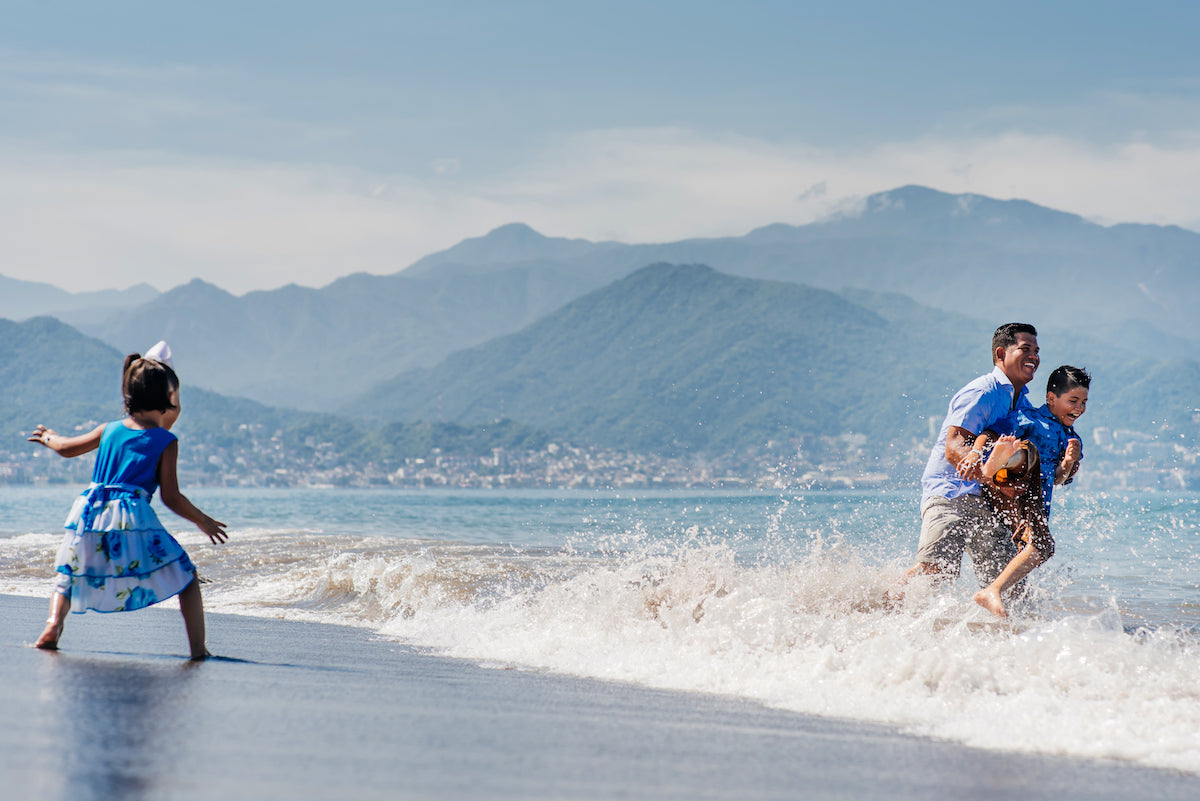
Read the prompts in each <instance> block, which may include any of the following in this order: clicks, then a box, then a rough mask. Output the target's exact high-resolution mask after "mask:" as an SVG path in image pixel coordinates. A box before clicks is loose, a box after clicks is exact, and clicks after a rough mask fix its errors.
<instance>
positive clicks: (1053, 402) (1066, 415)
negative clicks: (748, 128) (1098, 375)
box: [1046, 387, 1088, 427]
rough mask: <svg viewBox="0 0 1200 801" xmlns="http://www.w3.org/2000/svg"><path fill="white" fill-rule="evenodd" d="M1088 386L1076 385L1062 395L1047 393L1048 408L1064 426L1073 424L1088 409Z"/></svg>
mask: <svg viewBox="0 0 1200 801" xmlns="http://www.w3.org/2000/svg"><path fill="white" fill-rule="evenodd" d="M1087 400H1088V391H1087V387H1074V388H1072V389H1069V390H1067V391H1066V392H1064V393H1063V394H1061V395H1055V394H1054V393H1053V392H1047V393H1046V408H1048V409H1049V410H1050V414H1052V415H1054V416H1055V418H1057V419H1058V422H1060V423H1062V424H1063V425H1064V426H1068V427H1069V426H1073V425H1075V421H1076V420H1078V419H1079V418H1080V417H1082V416H1083V413H1084V412H1086V411H1087Z"/></svg>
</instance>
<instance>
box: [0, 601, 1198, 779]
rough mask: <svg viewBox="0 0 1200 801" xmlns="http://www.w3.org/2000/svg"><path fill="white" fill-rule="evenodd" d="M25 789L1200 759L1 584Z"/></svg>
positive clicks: (1019, 775) (935, 772) (10, 759)
mask: <svg viewBox="0 0 1200 801" xmlns="http://www.w3.org/2000/svg"><path fill="white" fill-rule="evenodd" d="M0 606H2V608H3V615H2V619H3V624H2V626H3V637H2V640H3V646H4V647H3V648H0V654H2V656H0V669H2V671H3V676H4V681H3V684H2V686H0V694H2V696H3V703H2V704H0V709H3V710H4V711H3V715H4V725H3V726H2V727H0V755H2V756H0V777H2V782H0V786H2V787H3V788H4V793H3V796H4V797H5V798H13V799H73V800H75V801H86V800H87V799H100V798H105V799H111V798H121V799H156V800H158V799H191V798H195V799H200V798H204V799H208V798H289V799H374V798H380V799H382V798H388V799H394V798H431V799H432V798H437V799H460V798H461V799H478V798H504V799H616V798H635V799H636V798H646V799H659V798H664V799H708V798H713V799H758V798H764V799H765V798H805V799H875V798H878V799H885V798H886V799H892V800H893V801H895V800H896V799H913V801H916V799H923V800H928V799H964V798H970V799H1056V801H1066V800H1069V799H1080V801H1082V800H1083V799H1087V800H1088V801H1096V800H1097V799H1131V798H1138V799H1195V798H1200V777H1197V776H1191V775H1182V774H1176V773H1171V772H1167V771H1155V770H1146V769H1141V768H1137V767H1132V766H1129V765H1126V764H1119V763H1105V762H1089V761H1083V760H1068V759H1056V758H1050V757H1026V756H1019V755H1013V754H998V753H992V752H986V751H980V750H975V749H970V748H964V747H961V746H958V745H954V744H950V743H943V742H936V741H932V740H926V739H922V738H917V737H910V736H906V735H903V734H900V733H898V732H896V731H894V730H891V729H889V728H886V727H881V726H871V725H863V724H858V723H850V722H842V721H833V720H824V719H819V718H811V717H805V716H801V715H794V714H790V713H787V712H780V711H774V710H769V709H763V708H761V707H759V706H756V705H754V704H752V703H748V702H742V701H738V700H736V699H727V698H720V697H711V696H704V695H694V694H684V693H673V692H660V691H655V690H648V689H641V688H638V687H633V686H626V685H622V684H613V683H606V682H597V681H588V680H583V679H574V678H570V677H562V676H554V675H547V674H543V673H532V672H525V671H517V670H503V669H489V668H484V667H479V666H476V665H474V664H471V663H469V662H464V661H459V660H452V659H443V658H439V657H434V656H429V655H426V654H422V653H420V652H418V651H415V650H413V649H411V648H407V647H404V646H401V645H397V644H395V643H391V642H386V641H383V640H379V639H376V638H373V637H372V636H371V635H370V633H369V632H366V631H363V630H359V629H352V628H342V627H338V626H328V625H317V624H303V623H292V622H286V621H279V620H262V619H256V618H248V617H236V616H228V615H210V616H209V643H210V647H211V648H212V650H213V651H214V653H216V654H218V655H219V656H221V657H222V658H220V659H217V660H212V661H209V662H204V663H199V664H197V663H190V662H187V661H186V660H185V659H184V658H183V654H184V652H185V643H184V636H183V626H182V623H181V621H180V619H179V614H178V611H177V610H175V609H174V608H172V605H171V604H168V605H166V606H165V607H164V608H155V609H148V610H144V611H141V612H136V613H132V614H116V615H98V614H94V613H92V614H88V615H82V616H80V615H72V616H71V617H70V619H69V620H68V623H67V630H66V634H65V636H64V638H63V641H62V647H63V650H62V651H60V652H58V653H46V652H41V651H37V650H35V649H33V648H31V647H27V646H28V643H30V642H32V640H33V639H34V638H35V637H36V635H37V634H38V632H39V631H40V630H41V625H42V621H43V620H44V618H45V610H46V602H45V601H44V600H41V599H29V598H20V597H14V596H0Z"/></svg>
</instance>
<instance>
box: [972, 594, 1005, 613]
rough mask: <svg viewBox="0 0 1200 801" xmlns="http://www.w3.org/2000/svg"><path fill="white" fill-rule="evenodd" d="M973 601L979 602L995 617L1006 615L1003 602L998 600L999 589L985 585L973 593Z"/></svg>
mask: <svg viewBox="0 0 1200 801" xmlns="http://www.w3.org/2000/svg"><path fill="white" fill-rule="evenodd" d="M975 603H977V604H979V605H980V606H982V607H983V608H984V609H986V610H988V611H989V612H991V613H992V614H993V615H995V616H996V617H1008V612H1007V611H1005V609H1004V602H1003V601H1001V600H1000V593H999V591H998V590H993V589H992V588H991V587H985V588H984V589H982V590H980V591H979V592H977V593H975Z"/></svg>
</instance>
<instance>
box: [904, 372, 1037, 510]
mask: <svg viewBox="0 0 1200 801" xmlns="http://www.w3.org/2000/svg"><path fill="white" fill-rule="evenodd" d="M1028 396H1029V391H1028V388H1027V387H1021V392H1020V394H1019V395H1017V399H1016V403H1015V404H1014V403H1013V384H1012V381H1009V380H1008V376H1006V375H1005V374H1004V371H1003V370H1001V369H1000V368H999V367H998V366H997V367H994V368H992V372H990V373H988V374H986V375H981V376H979V378H976V379H975V380H974V381H972V382H971V383H969V384H967V385H966V386H965V387H963V388H962V389H960V390H959V391H958V392H956V393H954V397H953V398H951V399H950V408H949V410H947V412H946V419H945V420H943V421H942V430H941V432H940V433H939V434H938V438H937V442H936V443H934V445H933V450H932V451H930V453H929V462H928V463H927V464H926V465H925V473H924V475H922V476H921V501H922V502H924V501H925V499H927V498H933V497H941V498H957V497H959V496H960V495H978V494H979V492H980V490H979V482H977V481H964V480H963V479H962V478H960V477H959V475H958V470H957V469H955V466H954V465H952V464H950V462H948V461H947V460H946V435H947V434H948V433H949V431H950V426H958V427H959V428H965V429H966V430H967V431H970V432H971V433H973V434H979V433H980V432H982V431H983V430H984V429H987V428H992V427H993V426H994V425H995V424H996V423H997V422H999V421H1000V420H1003V419H1004V418H1005V417H1007V416H1008V414H1009V412H1011V411H1013V410H1014V409H1032V408H1033V405H1032V404H1031V403H1030V402H1029V397H1028Z"/></svg>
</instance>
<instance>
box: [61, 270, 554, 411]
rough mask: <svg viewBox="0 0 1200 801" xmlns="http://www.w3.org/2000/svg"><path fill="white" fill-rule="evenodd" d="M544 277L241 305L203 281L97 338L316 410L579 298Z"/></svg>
mask: <svg viewBox="0 0 1200 801" xmlns="http://www.w3.org/2000/svg"><path fill="white" fill-rule="evenodd" d="M570 284H571V282H568V281H563V280H561V279H560V278H559V277H558V276H556V275H551V276H550V277H549V278H548V279H547V278H546V277H544V276H542V275H539V274H538V272H537V271H535V270H527V269H517V270H501V271H498V272H496V273H493V274H489V275H485V276H470V275H448V276H441V277H437V278H425V279H423V278H412V277H409V276H408V275H406V274H397V275H390V276H375V275H367V274H365V273H359V274H356V275H351V276H347V277H346V278H342V279H339V280H338V281H335V282H334V283H332V284H330V285H329V286H327V287H324V288H322V289H309V288H305V287H299V286H294V285H292V286H286V287H283V288H281V289H277V290H272V291H269V292H251V293H249V294H247V295H244V296H242V297H235V296H233V295H231V294H229V293H227V292H225V291H224V290H222V289H219V288H218V287H215V286H212V285H211V284H206V283H204V282H203V281H200V280H195V281H192V282H191V283H189V284H187V285H185V286H181V287H178V288H176V289H174V290H171V291H170V292H167V293H165V294H164V295H162V296H161V297H159V298H157V299H155V300H154V301H153V302H151V303H149V304H147V305H145V306H143V307H140V308H138V309H136V310H134V311H132V312H128V313H125V314H122V315H120V316H119V317H117V318H115V319H113V320H110V321H109V322H108V323H106V324H104V325H98V326H86V327H85V330H86V331H87V332H88V333H92V334H94V335H96V336H99V337H101V338H103V339H104V340H105V341H107V342H109V343H111V344H113V345H114V346H116V347H117V348H118V349H120V350H123V351H141V350H144V349H146V348H148V347H150V345H153V344H154V343H155V342H157V341H158V340H159V339H166V340H167V341H168V342H170V343H171V345H172V347H175V348H176V349H177V350H178V351H179V352H181V353H187V354H188V357H187V359H186V361H184V362H183V363H181V368H180V369H181V370H183V371H184V372H185V374H186V376H187V379H188V380H189V381H191V382H194V383H195V384H198V385H200V386H205V387H208V388H210V389H214V390H219V391H221V392H223V393H226V394H231V395H238V396H243V397H247V398H253V399H255V400H258V401H260V402H263V403H271V404H275V405H281V406H290V407H294V408H306V409H332V408H337V407H339V406H342V405H344V404H345V403H346V402H347V401H348V400H349V399H351V398H353V397H356V396H357V395H358V394H359V393H361V392H362V391H363V390H365V389H366V388H368V387H370V386H372V385H374V384H376V383H378V382H379V381H380V380H381V379H383V378H387V377H390V376H393V375H396V374H397V373H399V372H401V371H403V370H404V369H407V368H409V367H415V366H419V365H429V364H434V363H436V362H437V361H438V360H439V359H441V358H442V357H444V356H445V355H446V354H448V353H452V352H453V351H455V350H459V349H461V348H464V347H468V346H470V345H474V344H477V343H479V342H483V341H485V340H487V339H490V338H491V337H493V336H495V335H496V334H498V333H504V332H508V331H512V330H515V329H516V328H519V327H521V326H523V325H526V324H528V323H529V322H531V321H532V320H534V319H536V317H537V316H538V315H540V314H541V313H543V312H544V310H546V309H547V308H554V307H557V306H559V305H561V304H562V303H564V302H566V300H568V299H569V298H571V297H573V296H574V295H576V294H577V291H576V289H575V288H574V287H573V286H571V285H570Z"/></svg>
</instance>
